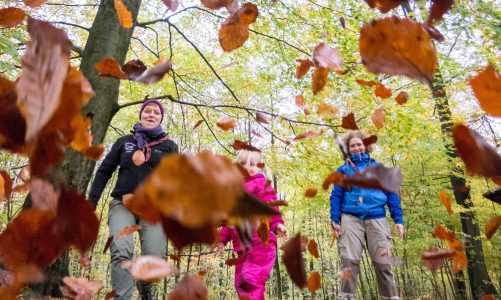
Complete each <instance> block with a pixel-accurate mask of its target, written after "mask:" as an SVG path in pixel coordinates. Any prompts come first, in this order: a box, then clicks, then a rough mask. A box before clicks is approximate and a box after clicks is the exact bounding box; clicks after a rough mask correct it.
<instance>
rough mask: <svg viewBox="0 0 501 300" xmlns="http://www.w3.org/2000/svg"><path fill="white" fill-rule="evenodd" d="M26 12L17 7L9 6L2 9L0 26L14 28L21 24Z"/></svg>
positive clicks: (0, 10) (0, 11)
mask: <svg viewBox="0 0 501 300" xmlns="http://www.w3.org/2000/svg"><path fill="white" fill-rule="evenodd" d="M25 16H26V14H25V13H24V11H23V10H22V9H20V8H17V7H7V8H2V9H0V27H3V28H12V27H16V26H18V25H19V24H21V23H22V22H23V20H24V17H25Z"/></svg>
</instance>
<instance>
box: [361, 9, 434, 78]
mask: <svg viewBox="0 0 501 300" xmlns="http://www.w3.org/2000/svg"><path fill="white" fill-rule="evenodd" d="M359 46H360V56H361V57H362V63H363V64H364V66H365V67H366V68H367V69H368V70H369V71H370V72H373V73H375V74H381V73H382V74H387V75H403V76H408V77H411V78H415V79H417V80H419V81H421V82H424V83H431V81H432V78H433V75H434V74H435V69H436V67H437V54H436V50H435V46H434V45H433V43H432V41H431V38H430V35H429V34H428V32H427V31H426V30H425V29H424V27H423V26H422V25H421V24H420V23H417V22H414V21H412V20H411V19H407V18H403V19H400V18H398V17H396V16H392V17H387V18H384V19H379V20H375V21H372V22H370V23H366V24H364V25H363V27H362V29H361V31H360V39H359Z"/></svg>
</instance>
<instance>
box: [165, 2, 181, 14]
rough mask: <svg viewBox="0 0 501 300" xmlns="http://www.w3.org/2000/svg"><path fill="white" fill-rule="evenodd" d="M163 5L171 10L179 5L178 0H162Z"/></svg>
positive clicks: (174, 9)
mask: <svg viewBox="0 0 501 300" xmlns="http://www.w3.org/2000/svg"><path fill="white" fill-rule="evenodd" d="M162 1H163V3H164V4H165V6H167V8H168V9H169V10H170V11H172V12H175V11H176V10H177V8H178V6H179V1H178V0H162Z"/></svg>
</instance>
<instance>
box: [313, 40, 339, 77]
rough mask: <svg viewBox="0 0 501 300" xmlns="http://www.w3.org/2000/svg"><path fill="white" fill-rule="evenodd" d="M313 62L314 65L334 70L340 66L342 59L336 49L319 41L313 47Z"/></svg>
mask: <svg viewBox="0 0 501 300" xmlns="http://www.w3.org/2000/svg"><path fill="white" fill-rule="evenodd" d="M312 60H313V63H314V65H315V67H317V68H318V67H321V68H325V69H327V70H331V71H335V70H338V69H340V68H341V65H342V64H343V60H342V59H341V57H340V56H339V53H338V52H337V50H336V49H334V48H333V47H332V46H330V45H328V44H326V43H323V42H322V43H320V44H318V45H316V46H315V48H314V49H313V57H312Z"/></svg>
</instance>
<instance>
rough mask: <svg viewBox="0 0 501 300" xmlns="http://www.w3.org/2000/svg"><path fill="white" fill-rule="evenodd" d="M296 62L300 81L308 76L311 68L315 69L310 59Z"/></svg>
mask: <svg viewBox="0 0 501 300" xmlns="http://www.w3.org/2000/svg"><path fill="white" fill-rule="evenodd" d="M296 62H297V63H298V65H297V67H296V78H297V79H299V78H301V77H303V76H304V75H306V73H307V72H308V70H310V68H311V67H313V62H312V61H311V60H310V59H309V58H305V59H299V58H298V59H296Z"/></svg>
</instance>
